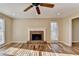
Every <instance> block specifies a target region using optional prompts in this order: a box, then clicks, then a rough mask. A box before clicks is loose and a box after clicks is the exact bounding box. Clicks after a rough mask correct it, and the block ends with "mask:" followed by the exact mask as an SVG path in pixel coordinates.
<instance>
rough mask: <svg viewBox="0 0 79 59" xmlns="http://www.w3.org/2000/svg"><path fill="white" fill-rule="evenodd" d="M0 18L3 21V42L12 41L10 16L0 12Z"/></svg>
mask: <svg viewBox="0 0 79 59" xmlns="http://www.w3.org/2000/svg"><path fill="white" fill-rule="evenodd" d="M0 18H2V19H3V20H4V21H5V44H7V43H10V42H11V41H12V18H10V17H8V16H6V15H4V14H2V13H0Z"/></svg>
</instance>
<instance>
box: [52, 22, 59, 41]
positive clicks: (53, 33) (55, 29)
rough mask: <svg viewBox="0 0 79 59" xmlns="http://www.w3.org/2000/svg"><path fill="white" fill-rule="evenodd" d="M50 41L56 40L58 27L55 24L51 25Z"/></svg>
mask: <svg viewBox="0 0 79 59" xmlns="http://www.w3.org/2000/svg"><path fill="white" fill-rule="evenodd" d="M51 39H52V41H53V40H58V26H57V23H56V22H52V23H51Z"/></svg>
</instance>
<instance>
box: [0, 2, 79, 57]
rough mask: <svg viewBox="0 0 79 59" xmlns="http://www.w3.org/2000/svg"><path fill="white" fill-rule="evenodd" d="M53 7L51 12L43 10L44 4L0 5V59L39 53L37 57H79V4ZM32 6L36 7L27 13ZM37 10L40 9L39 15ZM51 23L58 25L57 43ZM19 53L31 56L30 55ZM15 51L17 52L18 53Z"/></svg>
mask: <svg viewBox="0 0 79 59" xmlns="http://www.w3.org/2000/svg"><path fill="white" fill-rule="evenodd" d="M51 4H53V7H52V8H48V6H47V7H46V6H45V7H43V6H41V3H39V4H38V3H11V4H9V3H2V4H0V20H1V21H0V23H1V24H2V25H0V27H1V28H2V29H1V30H0V31H1V34H0V35H1V42H0V44H1V45H0V48H1V52H0V55H5V56H7V55H8V56H10V55H11V56H34V54H33V52H34V53H36V54H35V56H57V55H59V56H60V55H71V56H72V55H79V50H78V49H79V47H78V44H79V42H78V25H79V24H78V23H77V22H78V17H79V13H78V12H79V8H78V7H79V6H78V5H79V4H76V3H73V4H71V3H66V4H65V3H51ZM30 5H33V6H34V7H32V8H31V9H29V10H28V11H26V12H25V11H24V9H26V8H27V7H28V6H30ZM37 5H38V6H37ZM46 5H47V4H46ZM36 7H39V9H40V14H39V12H38V11H37V9H36ZM72 9H73V10H72ZM74 19H77V20H74ZM52 22H56V23H57V26H58V29H57V33H58V36H56V37H57V38H58V40H57V42H56V43H53V41H54V40H53V39H51V37H53V36H52V35H51V33H52V32H51V28H52V27H51V23H52ZM5 48H6V49H5ZM19 49H20V50H21V51H24V52H25V51H32V53H29V55H27V53H24V52H21V51H20V50H19ZM67 49H68V50H67ZM16 51H18V52H17V53H15V52H16ZM20 53H21V54H20Z"/></svg>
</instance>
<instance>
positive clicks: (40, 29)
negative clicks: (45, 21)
mask: <svg viewBox="0 0 79 59" xmlns="http://www.w3.org/2000/svg"><path fill="white" fill-rule="evenodd" d="M30 31H43V32H44V41H45V40H46V28H29V29H28V41H29V40H30Z"/></svg>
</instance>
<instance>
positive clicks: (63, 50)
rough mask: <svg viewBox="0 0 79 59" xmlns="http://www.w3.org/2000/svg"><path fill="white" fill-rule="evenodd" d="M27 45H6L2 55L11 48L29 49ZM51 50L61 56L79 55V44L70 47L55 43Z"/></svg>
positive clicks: (2, 49) (0, 50)
mask: <svg viewBox="0 0 79 59" xmlns="http://www.w3.org/2000/svg"><path fill="white" fill-rule="evenodd" d="M26 46H27V44H26V43H11V44H8V45H6V46H5V47H3V48H1V49H0V55H2V54H1V52H2V51H4V50H6V49H8V48H10V47H16V48H22V49H27V47H26ZM51 46H52V47H51V48H52V51H51V52H53V53H55V54H56V55H59V56H61V55H62V54H67V55H79V43H74V44H73V46H72V47H68V46H66V45H64V44H61V43H56V44H55V43H54V44H51Z"/></svg>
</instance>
